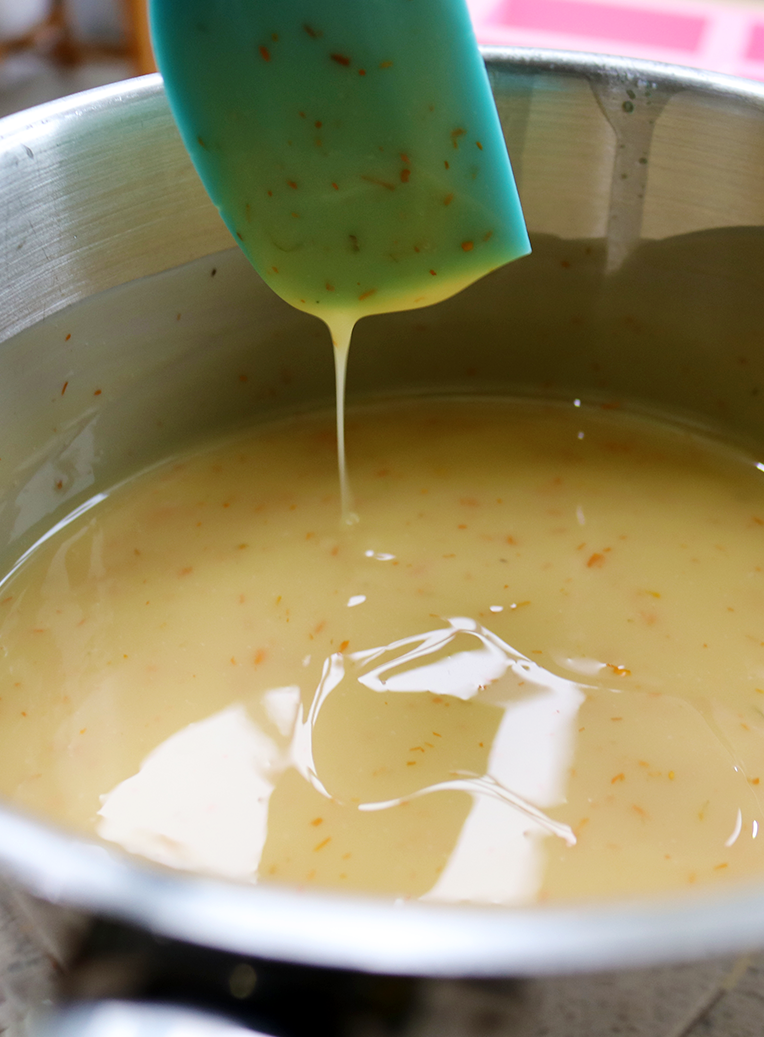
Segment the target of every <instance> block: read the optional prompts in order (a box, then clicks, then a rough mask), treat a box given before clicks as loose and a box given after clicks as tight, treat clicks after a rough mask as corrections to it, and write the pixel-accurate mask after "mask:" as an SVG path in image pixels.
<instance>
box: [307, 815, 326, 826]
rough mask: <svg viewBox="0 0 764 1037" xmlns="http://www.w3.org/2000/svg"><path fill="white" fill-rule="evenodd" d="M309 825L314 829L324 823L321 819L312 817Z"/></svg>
mask: <svg viewBox="0 0 764 1037" xmlns="http://www.w3.org/2000/svg"><path fill="white" fill-rule="evenodd" d="M310 823H311V824H312V825H313V827H314V828H318V826H319V825H321V824H323V823H324V819H323V817H314V818H313V820H312V821H311V822H310Z"/></svg>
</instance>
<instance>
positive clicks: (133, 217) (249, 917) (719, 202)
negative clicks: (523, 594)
mask: <svg viewBox="0 0 764 1037" xmlns="http://www.w3.org/2000/svg"><path fill="white" fill-rule="evenodd" d="M487 56H488V58H489V64H490V73H491V79H492V83H493V86H494V90H495V93H496V97H497V101H498V105H499V110H500V114H501V116H502V119H503V122H504V127H505V132H506V137H507V141H508V144H509V148H510V153H511V155H512V158H513V162H514V166H515V170H516V173H517V177H518V182H519V187H520V192H521V195H522V198H523V202H524V206H525V211H526V215H527V219H528V224H529V229H530V231H531V235H532V238H533V242H534V254H533V256H532V257H530V258H529V259H527V260H523V261H520V262H518V263H516V264H514V265H512V266H510V267H509V268H507V269H505V270H503V271H500V272H498V273H497V274H495V275H492V276H491V277H489V278H487V279H486V280H484V281H483V282H481V283H480V284H477V285H475V286H473V288H472V289H470V290H469V291H467V292H465V293H463V294H462V295H460V296H458V297H457V298H455V299H453V300H450V301H448V302H446V303H443V304H441V305H440V306H438V307H434V308H432V309H429V310H420V311H416V312H415V313H410V314H396V315H391V316H388V317H384V318H375V319H369V320H367V321H364V322H363V324H362V325H361V326H360V328H359V330H358V335H357V340H356V342H355V344H354V348H353V353H352V356H351V365H350V375H349V377H350V394H351V396H353V395H356V396H357V395H360V394H363V393H367V392H372V391H379V390H383V391H389V390H395V391H399V392H419V391H429V390H431V389H444V390H453V389H457V390H467V391H475V390H486V389H487V390H489V391H520V392H526V393H532V394H544V395H554V396H560V397H564V398H571V397H573V396H575V397H583V398H587V399H601V400H606V401H610V402H622V401H634V402H635V403H636V404H637V405H639V406H640V407H641V408H643V409H645V408H647V409H648V410H649V409H654V410H655V411H658V412H661V413H666V412H670V413H674V414H676V415H679V416H681V417H683V418H684V419H686V420H688V421H690V422H695V423H697V424H699V425H702V426H704V427H709V428H712V429H718V430H721V431H722V432H724V433H725V434H726V435H728V436H732V437H734V438H737V439H739V440H741V441H745V442H747V443H748V444H749V445H751V444H752V445H754V446H758V447H761V449H762V451H763V452H764V408H763V407H762V401H763V400H764V343H763V342H762V337H761V336H762V328H764V292H762V289H761V282H762V272H763V271H764V176H762V170H763V169H764V86H760V85H757V84H755V83H748V82H744V81H738V80H733V79H727V78H724V77H721V76H713V75H706V74H703V73H699V72H693V71H685V70H678V69H673V68H670V67H667V66H661V65H653V64H648V63H645V62H636V61H625V60H619V59H604V58H599V57H592V56H587V55H575V56H572V55H569V54H562V53H550V52H546V53H541V52H535V51H529V50H523V51H521V50H503V51H491V52H489V54H488V55H487ZM0 197H1V198H2V202H3V214H4V235H3V243H2V265H1V266H0V298H2V306H0V340H1V342H2V344H1V345H0V415H2V418H1V420H0V444H1V447H2V448H1V449H0V457H2V461H1V462H0V552H2V559H0V561H2V560H4V563H5V564H6V565H8V564H11V562H12V560H13V559H15V558H17V557H18V556H19V554H20V553H21V552H22V551H23V550H24V549H25V548H26V547H28V546H29V545H30V544H31V543H33V542H34V541H35V540H36V539H37V538H38V537H39V536H40V535H41V533H42V532H43V531H44V530H45V529H46V528H49V527H50V526H51V525H52V524H54V523H55V522H56V521H58V520H59V519H60V518H61V517H63V516H64V515H65V514H67V513H69V512H71V511H72V510H73V509H74V508H76V507H78V506H80V505H81V504H82V503H83V502H84V501H86V500H89V499H91V498H92V497H93V496H94V495H95V494H97V493H98V492H99V490H100V489H101V488H105V487H106V486H108V485H110V484H111V483H113V481H114V480H115V479H118V478H119V477H121V476H122V475H123V474H125V473H127V472H128V471H131V470H134V469H135V468H137V467H139V466H141V465H143V464H145V463H146V462H148V461H150V460H152V459H154V458H156V457H159V456H161V455H162V454H163V453H165V452H167V451H168V450H171V449H173V447H174V446H175V445H176V444H178V443H179V442H181V441H187V440H189V439H193V438H195V437H201V436H205V435H208V434H209V433H211V432H213V431H217V430H219V429H221V428H223V427H226V426H230V425H232V424H235V423H240V422H244V421H248V420H254V419H257V418H259V417H261V416H262V415H264V414H267V413H269V412H272V411H275V410H278V409H281V408H285V407H298V406H300V407H301V406H305V405H309V404H315V403H322V404H324V403H326V402H328V401H329V400H331V394H332V369H331V362H332V358H331V350H330V347H329V339H328V335H327V333H326V331H325V329H324V328H323V326H322V325H320V324H319V323H318V322H315V321H313V319H312V318H308V317H306V316H305V315H303V314H300V313H297V312H296V311H293V310H291V309H290V308H289V307H287V306H286V305H285V304H283V303H282V302H281V301H280V300H278V299H277V298H275V297H274V296H273V295H272V294H271V293H270V292H269V290H268V289H267V288H266V287H265V286H264V285H263V284H262V283H261V282H260V281H259V279H258V277H257V276H256V275H255V274H254V272H253V271H252V270H251V269H250V268H249V267H248V266H247V264H246V262H245V261H244V259H243V257H242V256H241V254H240V253H239V252H238V250H237V249H236V248H235V247H233V245H232V243H231V241H230V239H229V237H228V234H227V232H226V230H225V229H224V227H223V225H222V223H221V222H220V220H219V218H218V216H217V214H216V212H215V210H214V208H213V207H212V205H211V203H210V202H209V201H208V199H207V197H206V196H205V194H204V192H203V190H202V188H201V186H200V185H199V183H198V181H197V179H196V176H195V174H194V172H193V170H192V168H191V166H190V163H189V161H188V159H187V157H186V155H185V153H184V151H183V149H182V147H181V144H180V141H179V138H178V136H177V134H176V131H175V128H174V126H173V123H172V121H171V118H170V115H169V111H168V109H167V106H166V103H165V99H164V95H163V92H162V84H161V80H160V79H159V77H157V76H148V77H146V78H143V79H140V80H134V81H131V82H127V83H121V84H117V85H116V86H112V87H106V88H103V89H99V90H95V91H92V92H89V93H86V94H81V95H79V96H76V97H73V98H67V99H65V100H63V101H59V102H55V103H53V104H51V105H46V106H43V107H41V108H38V109H35V110H33V111H31V112H24V113H21V114H19V115H17V116H13V117H11V118H9V119H6V120H4V121H3V122H2V123H0ZM242 373H246V374H247V376H248V377H247V380H246V381H243V380H241V379H240V377H239V376H240V375H241V374H242ZM0 866H2V868H3V870H4V871H5V873H7V875H9V876H11V877H12V878H13V879H14V880H15V881H17V882H19V883H21V884H22V885H23V886H24V887H25V888H26V889H28V890H29V891H31V892H33V893H35V894H37V895H39V896H41V897H44V898H46V899H47V900H50V901H52V902H57V903H61V904H66V905H70V906H75V907H78V908H82V909H85V910H87V911H92V912H97V913H101V914H105V915H108V916H112V917H116V918H120V919H124V920H127V921H131V922H135V923H138V924H139V925H144V926H147V927H150V928H151V929H153V930H154V931H156V932H158V933H163V934H166V935H171V936H175V937H179V938H181V939H186V940H189V941H192V942H196V943H200V944H205V945H209V946H212V947H218V948H229V949H231V950H235V951H237V952H241V953H249V954H256V955H261V956H264V957H269V958H273V959H280V960H290V961H296V962H303V963H309V964H319V965H336V966H341V967H352V968H361V969H366V970H371V971H386V972H394V973H411V974H430V975H455V974H460V975H500V974H513V975H533V974H535V975H539V974H550V973H554V972H561V971H568V972H570V971H575V970H592V969H597V968H611V967H616V966H632V967H635V966H637V965H640V964H646V963H657V962H661V961H669V960H680V959H685V960H689V959H691V958H693V957H698V956H702V955H710V954H713V955H721V954H724V953H727V952H731V951H735V950H741V949H744V948H750V947H757V946H761V945H764V877H763V879H762V881H761V882H760V883H757V884H755V885H751V886H748V887H745V888H743V887H739V886H738V887H734V888H730V889H728V890H727V891H726V892H718V891H717V892H714V893H713V894H710V893H705V894H700V895H695V896H690V895H687V896H683V897H679V896H673V897H671V898H664V899H650V900H646V899H640V900H635V901H633V902H620V903H606V904H599V905H592V906H590V905H587V904H575V905H570V906H562V907H549V908H546V907H538V908H533V909H523V910H506V909H478V908H467V907H439V906H433V905H424V904H405V905H402V906H398V905H396V906H393V905H392V904H390V903H388V902H385V901H382V900H377V899H372V898H366V899H363V898H360V897H344V896H338V895H335V896H333V895H329V894H326V895H319V894H306V893H304V892H298V891H296V890H292V889H288V888H278V887H275V886H263V887H250V886H244V885H236V884H232V883H225V882H222V881H213V880H210V879H203V878H195V877H191V876H188V875H182V874H177V873H172V872H170V871H169V870H165V869H162V868H160V867H158V866H151V865H149V864H146V863H142V862H139V861H137V860H134V859H130V858H128V857H127V856H124V855H120V854H119V853H117V852H113V851H111V850H108V849H106V848H104V847H103V846H100V845H96V844H94V843H92V842H89V841H88V840H87V839H84V838H81V837H79V836H77V835H73V834H71V833H69V832H65V831H62V830H59V829H57V828H55V827H54V826H52V825H50V824H47V823H46V822H45V821H44V820H42V819H38V818H32V817H29V816H23V815H22V814H20V813H18V812H17V811H16V810H14V809H12V808H11V807H10V806H3V807H2V808H0Z"/></svg>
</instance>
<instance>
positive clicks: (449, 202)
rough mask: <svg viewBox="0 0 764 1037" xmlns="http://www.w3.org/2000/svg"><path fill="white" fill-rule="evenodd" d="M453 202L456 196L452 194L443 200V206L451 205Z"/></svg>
mask: <svg viewBox="0 0 764 1037" xmlns="http://www.w3.org/2000/svg"><path fill="white" fill-rule="evenodd" d="M453 200H454V196H453V195H452V194H447V195H446V197H445V198H444V199H443V204H444V205H450V204H451V202H452V201H453Z"/></svg>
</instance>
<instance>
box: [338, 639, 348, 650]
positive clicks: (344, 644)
mask: <svg viewBox="0 0 764 1037" xmlns="http://www.w3.org/2000/svg"><path fill="white" fill-rule="evenodd" d="M349 644H350V642H349V641H343V642H342V644H341V645H340V649H339V650H340V651H341V652H345V651H347V647H348V645H349Z"/></svg>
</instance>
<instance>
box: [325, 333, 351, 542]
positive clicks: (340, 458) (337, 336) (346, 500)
mask: <svg viewBox="0 0 764 1037" xmlns="http://www.w3.org/2000/svg"><path fill="white" fill-rule="evenodd" d="M355 323H356V322H355V318H353V317H350V316H345V315H344V314H343V315H341V316H335V317H333V318H332V320H331V322H327V324H328V327H329V331H330V333H331V336H332V344H333V346H334V384H335V393H336V397H337V404H336V411H337V467H338V470H339V479H340V506H341V509H342V513H341V523H342V525H343V526H354V525H355V524H356V523H357V522H358V515H357V514H356V512H355V510H354V501H353V491H352V488H351V486H350V479H349V478H348V469H347V460H346V456H345V376H346V374H347V364H348V353H349V352H350V340H351V338H352V336H353V329H354V327H355Z"/></svg>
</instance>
